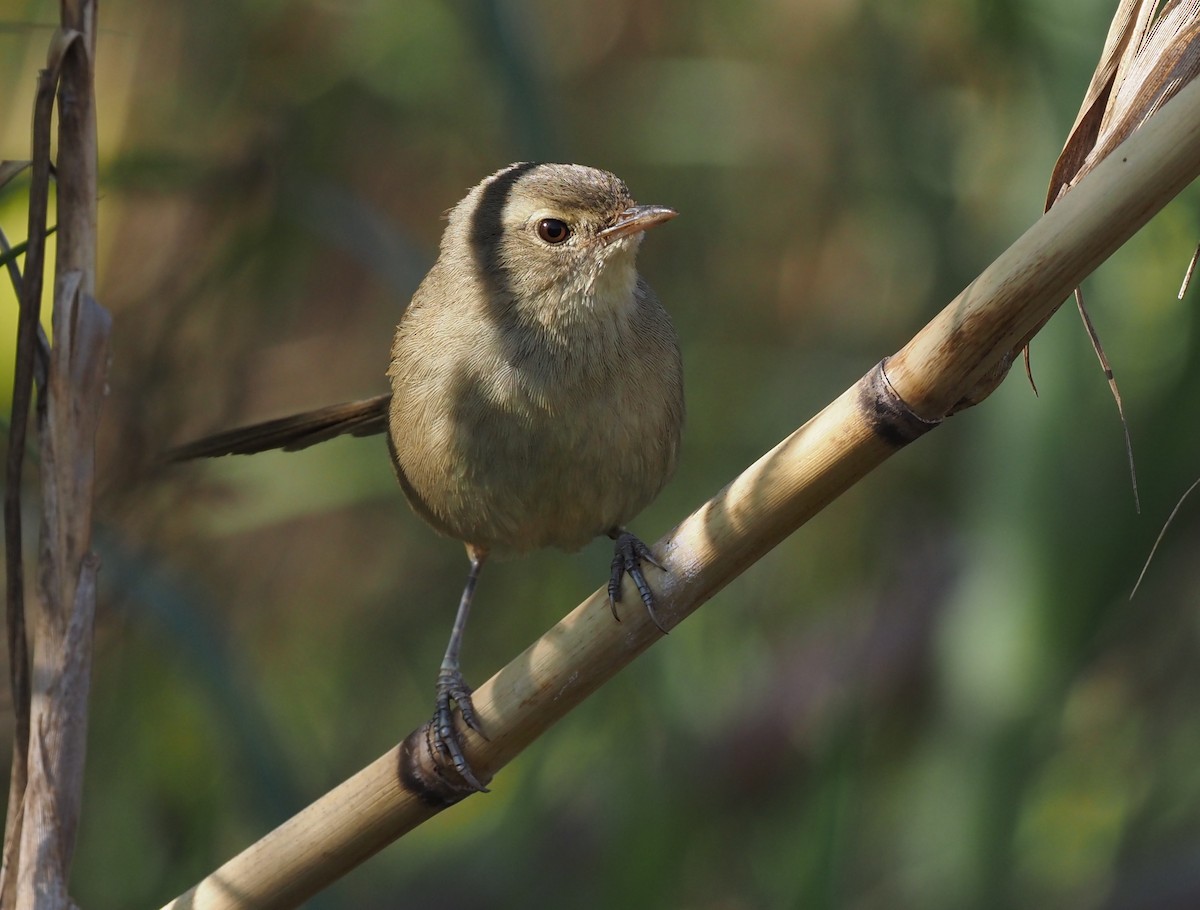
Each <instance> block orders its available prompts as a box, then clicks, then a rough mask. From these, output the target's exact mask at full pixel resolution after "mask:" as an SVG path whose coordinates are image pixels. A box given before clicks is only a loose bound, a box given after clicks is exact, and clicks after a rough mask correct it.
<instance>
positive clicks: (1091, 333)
mask: <svg viewBox="0 0 1200 910" xmlns="http://www.w3.org/2000/svg"><path fill="white" fill-rule="evenodd" d="M1075 306H1076V308H1077V309H1078V310H1079V316H1080V318H1081V319H1082V320H1083V325H1084V327H1085V328H1086V329H1087V333H1088V338H1090V339H1091V340H1092V350H1093V351H1095V352H1096V357H1097V358H1099V360H1100V367H1101V369H1103V370H1104V378H1105V379H1107V380H1108V388H1109V389H1110V390H1111V391H1112V397H1113V401H1115V402H1116V403H1117V416H1118V417H1119V418H1120V420H1121V430H1122V432H1123V433H1124V434H1125V455H1126V457H1128V458H1129V481H1130V483H1131V484H1133V507H1134V509H1135V510H1136V511H1137V513H1138V514H1139V515H1140V514H1141V513H1142V500H1141V497H1139V496H1138V482H1137V467H1136V466H1135V465H1134V463H1133V440H1131V439H1130V438H1129V421H1128V420H1126V419H1125V406H1124V405H1123V404H1122V403H1121V390H1120V389H1119V388H1117V380H1116V377H1114V376H1113V371H1112V367H1111V366H1110V365H1109V363H1108V357H1107V356H1106V355H1105V353H1104V347H1103V346H1102V345H1101V344H1100V336H1099V335H1098V334H1097V333H1096V327H1095V326H1094V325H1093V324H1092V317H1091V316H1089V315H1088V311H1087V309H1086V308H1085V307H1084V305H1083V292H1082V291H1081V290H1079V288H1076V289H1075Z"/></svg>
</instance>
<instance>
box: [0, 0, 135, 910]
mask: <svg viewBox="0 0 1200 910" xmlns="http://www.w3.org/2000/svg"><path fill="white" fill-rule="evenodd" d="M62 24H63V27H62V28H61V29H60V30H59V32H58V33H57V34H56V36H55V38H54V41H53V42H52V44H51V52H50V63H49V66H48V67H47V72H46V73H44V74H43V77H44V79H43V83H47V84H49V85H50V86H51V87H53V86H54V85H55V84H57V88H58V107H59V118H58V120H59V135H58V152H59V157H58V168H57V174H58V232H59V233H58V255H57V257H56V260H55V275H54V311H53V315H52V327H53V347H52V349H51V353H50V361H49V370H48V375H47V382H46V389H45V394H43V395H41V396H39V399H38V409H37V417H38V431H39V434H38V435H39V446H40V448H39V451H40V455H41V472H40V475H41V488H42V489H41V493H42V524H41V534H40V546H39V554H38V597H37V598H36V599H34V600H33V601H32V602H31V604H30V609H29V610H28V619H27V622H28V630H29V638H30V640H31V642H32V652H33V661H32V674H31V675H30V677H29V721H28V733H27V736H28V740H27V754H26V775H27V780H26V783H25V787H24V796H23V799H22V800H21V806H20V808H19V809H18V810H17V811H18V813H19V816H20V817H19V819H18V820H17V824H18V825H19V836H14V830H13V829H12V828H11V827H10V831H9V833H8V838H9V840H10V844H9V846H10V852H11V853H12V855H11V856H6V867H5V875H6V878H5V883H7V882H11V881H12V880H13V879H14V878H15V882H16V889H15V903H14V904H12V905H13V906H15V907H17V908H21V910H25V908H30V910H43V908H44V910H67V908H70V907H72V906H73V905H72V903H71V901H70V898H69V897H68V894H67V880H68V874H69V868H70V863H71V856H72V854H73V852H74V845H75V834H76V830H77V828H78V824H79V809H80V802H81V798H82V788H83V763H84V753H85V745H86V737H87V701H88V691H89V686H90V674H91V648H92V628H93V622H94V617H95V594H96V591H95V582H96V572H97V569H98V560H97V559H96V557H95V555H94V554H93V553H92V552H91V526H92V503H93V497H94V482H95V435H96V427H97V424H98V421H99V413H100V405H101V402H102V400H103V395H104V382H105V373H106V367H107V356H108V355H107V352H108V335H109V331H110V328H111V319H110V317H109V316H108V314H107V313H106V312H105V311H104V309H103V308H102V307H101V306H100V305H99V304H97V303H96V301H95V300H94V299H93V296H92V295H93V293H94V290H95V261H96V200H97V189H96V166H97V162H96V158H97V156H96V119H95V118H96V115H95V107H94V97H93V82H92V79H93V51H94V48H95V40H94V34H95V2H94V0H63V5H62ZM41 99H42V95H41V94H39V105H40V104H41ZM39 110H40V106H39ZM47 160H48V159H47ZM34 236H35V235H34V234H33V233H31V236H30V243H31V249H32V244H33V241H34ZM26 265H27V276H26V282H25V283H26V286H27V287H28V288H32V287H34V286H40V284H41V266H40V264H39V265H38V273H37V275H36V277H35V276H34V275H32V274H29V272H30V271H31V268H32V265H33V264H32V263H31V262H30V261H29V260H28V259H27V263H26ZM30 293H32V291H31V292H30ZM22 315H23V316H24V315H25V314H24V313H23V314H22ZM14 787H15V781H14ZM10 821H11V820H10ZM11 848H15V849H11ZM14 870H15V871H14Z"/></svg>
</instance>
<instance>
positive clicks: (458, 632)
mask: <svg viewBox="0 0 1200 910" xmlns="http://www.w3.org/2000/svg"><path fill="white" fill-rule="evenodd" d="M467 556H468V558H469V559H470V560H471V569H470V571H469V572H468V573H467V583H466V585H465V586H464V587H463V592H462V599H461V600H460V601H459V602H458V613H457V614H456V615H455V617H454V628H453V629H452V630H451V632H450V642H449V644H447V645H446V656H445V657H443V658H442V666H441V668H440V669H439V670H438V675H437V710H436V711H435V712H434V714H433V733H434V744H435V745H436V747H437V748H438V749H439V750H440V751H441V752H442V754H443V755H446V756H447V757H449V759H450V761H451V762H452V763H453V765H454V770H455V771H457V772H458V773H459V775H460V776H461V777H462V779H463V780H465V781H466V782H467V783H468V784H470V785H471V787H473V788H474V789H476V790H480V791H482V792H484V793H486V792H487V787H485V786H484V785H483V784H481V783H480V782H479V779H478V778H477V777H476V776H475V772H473V771H472V770H471V766H470V765H469V764H467V758H466V756H465V755H463V750H462V743H460V742H459V739H458V731H457V730H456V729H455V728H454V712H453V710H452V709H451V707H450V703H451V702H454V703H455V704H457V705H458V710H459V711H460V712H461V713H462V716H463V720H464V721H466V722H467V726H468V727H470V728H471V729H472V730H474V731H475V732H476V733H478V734H479V735H480V736H483V730H482V729H481V728H480V726H479V720H478V718H477V717H476V716H475V707H474V706H473V705H472V704H471V687H470V686H468V685H467V683H466V680H464V679H463V675H462V670H461V669H459V665H458V654H459V651H461V650H462V640H463V632H464V631H466V628H467V617H468V616H469V615H470V613H471V598H472V597H474V595H475V584H476V582H478V581H479V570H480V569H482V568H483V563H484V560H485V559H487V550H485V549H483V548H482V547H473V546H471V545H470V544H467ZM485 738H486V737H485Z"/></svg>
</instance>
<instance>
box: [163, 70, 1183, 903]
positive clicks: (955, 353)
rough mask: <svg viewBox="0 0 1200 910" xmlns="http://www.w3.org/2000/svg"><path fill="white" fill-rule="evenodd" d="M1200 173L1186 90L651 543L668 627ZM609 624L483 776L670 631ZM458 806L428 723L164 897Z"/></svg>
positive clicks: (384, 838)
mask: <svg viewBox="0 0 1200 910" xmlns="http://www.w3.org/2000/svg"><path fill="white" fill-rule="evenodd" d="M1198 175H1200V84H1197V83H1193V84H1191V85H1189V86H1188V87H1187V88H1185V89H1184V90H1182V91H1181V92H1180V94H1179V95H1178V97H1177V98H1176V99H1174V100H1173V101H1171V102H1170V103H1169V104H1168V105H1167V106H1166V107H1165V108H1164V109H1163V110H1161V111H1160V112H1159V113H1158V114H1156V115H1155V116H1154V117H1152V118H1151V119H1150V120H1149V121H1148V122H1147V123H1146V124H1145V125H1144V126H1143V127H1142V128H1141V129H1140V130H1139V131H1137V132H1136V133H1134V134H1133V136H1132V137H1130V138H1129V139H1128V140H1127V141H1126V142H1125V143H1124V144H1122V145H1121V146H1120V147H1119V148H1118V149H1117V150H1116V151H1115V152H1114V154H1113V155H1112V156H1111V157H1110V158H1109V159H1107V160H1105V161H1104V162H1102V163H1101V164H1100V165H1098V166H1097V167H1096V169H1095V170H1094V171H1093V172H1092V173H1090V174H1088V175H1087V176H1086V177H1085V178H1084V179H1083V180H1082V181H1081V182H1080V183H1079V184H1078V186H1076V187H1075V188H1074V189H1072V190H1071V191H1070V192H1069V193H1068V194H1067V195H1066V196H1065V197H1064V198H1063V199H1062V200H1061V201H1060V202H1059V203H1058V204H1057V205H1056V206H1054V208H1052V209H1051V210H1050V211H1049V212H1048V213H1047V214H1045V215H1044V216H1042V218H1041V219H1040V220H1039V221H1038V222H1037V223H1035V224H1034V225H1033V226H1032V227H1031V228H1030V229H1029V230H1028V231H1027V232H1026V233H1025V234H1024V235H1023V236H1022V237H1021V238H1019V239H1018V240H1017V241H1016V242H1015V243H1014V244H1013V245H1012V246H1011V247H1010V248H1009V249H1008V250H1006V251H1005V252H1004V253H1003V254H1001V256H1000V257H999V258H998V259H997V260H996V261H995V262H994V263H993V264H992V265H991V266H989V267H988V268H987V269H986V270H985V271H984V272H983V273H982V274H981V275H980V276H979V278H977V279H976V280H975V281H974V282H972V283H971V284H970V285H969V286H968V287H967V288H966V289H965V290H964V291H963V292H962V293H961V294H960V295H959V296H958V297H957V298H956V299H955V300H954V301H952V302H951V303H950V304H949V306H947V307H946V308H945V309H944V310H943V311H942V312H941V313H940V314H939V315H938V316H937V317H935V318H934V319H933V320H932V321H931V322H930V323H929V324H928V325H927V326H926V327H925V328H924V329H922V330H921V331H920V332H919V333H918V334H917V335H916V336H915V337H914V338H913V339H912V340H911V341H910V342H909V343H908V344H907V345H906V346H905V347H904V348H903V349H902V350H901V351H900V352H899V353H897V354H896V355H895V356H894V357H892V358H890V359H889V360H887V361H885V362H884V363H883V364H880V365H879V366H877V367H875V368H874V369H872V370H871V371H870V372H869V373H868V374H867V375H866V376H864V377H863V378H862V379H861V380H859V382H857V383H856V384H855V385H854V386H852V387H851V388H849V389H848V390H846V391H845V392H844V393H843V394H842V395H841V396H839V397H838V398H837V399H836V400H835V401H834V402H832V403H831V404H830V405H828V406H827V407H826V408H825V409H824V410H823V411H821V412H820V413H819V414H818V415H816V416H815V417H814V418H812V419H811V420H810V421H809V422H808V423H806V424H805V425H804V426H802V427H801V428H800V429H798V430H797V431H796V432H794V433H793V434H792V435H791V436H789V437H788V438H787V439H785V440H783V442H781V443H780V444H779V445H778V446H776V447H775V448H774V449H773V450H771V451H770V452H768V453H767V454H766V455H764V456H762V457H761V458H760V459H759V460H758V461H757V462H755V464H753V465H752V466H751V467H750V468H748V469H747V470H746V471H745V472H744V473H743V474H742V475H741V476H739V477H738V478H737V479H735V480H734V481H733V482H732V483H731V484H730V485H729V486H727V487H726V488H725V489H723V490H722V491H721V492H719V493H718V494H717V495H716V496H715V497H713V498H712V499H711V500H709V501H708V502H707V503H705V504H704V505H703V506H702V507H701V508H700V509H698V510H697V511H696V512H694V513H693V514H692V515H691V516H689V517H688V518H687V519H685V520H684V522H683V523H682V524H680V525H679V526H678V527H677V528H676V529H675V530H674V531H672V532H671V533H670V534H669V535H668V536H667V537H665V538H664V539H663V540H660V541H659V542H658V544H657V545H656V547H655V552H656V553H657V554H658V556H659V557H660V559H661V560H662V561H663V563H664V565H665V566H666V567H667V569H668V572H669V574H667V575H665V576H663V575H660V574H658V573H655V574H654V575H652V577H651V582H652V584H653V585H654V587H655V589H656V591H657V592H658V599H659V602H660V604H661V608H660V616H661V618H662V619H663V621H664V623H665V624H666V625H668V626H672V625H674V624H676V623H678V622H679V621H680V620H682V619H683V618H684V617H685V616H687V615H688V614H689V613H691V612H692V611H693V610H695V609H696V608H697V607H699V605H700V604H702V603H703V602H704V601H706V600H707V599H708V598H710V597H711V596H712V595H713V594H715V593H716V592H717V591H719V590H720V589H721V588H722V587H724V586H725V585H726V584H728V583H729V581H730V580H732V579H733V578H734V577H736V576H737V575H738V574H740V573H741V572H743V571H744V570H745V569H746V568H747V567H748V566H750V565H752V564H753V563H754V562H755V561H756V560H758V559H759V558H761V557H762V556H763V555H764V554H765V553H767V552H768V551H769V550H770V549H771V548H772V547H773V546H775V544H777V543H778V542H779V541H780V540H782V539H783V538H784V537H786V536H787V535H788V534H790V533H792V532H793V531H794V530H795V529H796V528H798V527H799V526H800V525H802V524H803V523H804V522H805V521H807V520H808V519H809V518H811V517H812V516H813V515H815V514H816V513H817V512H818V511H820V510H821V509H822V508H823V507H824V506H825V505H827V504H828V503H830V502H831V501H832V500H833V499H835V498H836V497H837V496H838V495H840V494H841V493H842V492H844V491H845V490H847V489H848V488H849V487H851V486H852V485H853V484H854V483H855V482H857V481H858V480H859V479H860V478H862V477H863V476H864V475H866V474H867V473H868V472H870V471H871V470H872V469H873V468H875V467H876V466H877V465H879V464H881V463H882V462H883V461H884V460H886V459H887V458H888V457H889V456H890V455H891V454H893V453H894V452H896V451H898V450H899V449H900V448H902V447H903V446H904V445H906V444H907V443H909V442H911V441H912V440H914V439H915V438H916V437H918V436H919V435H921V434H922V433H924V432H926V431H927V430H929V429H932V428H933V427H934V426H936V425H937V424H938V422H940V420H941V419H942V418H944V417H945V416H947V415H948V414H950V413H953V412H954V411H955V410H958V409H961V408H962V407H964V406H968V405H970V404H974V403H977V402H978V401H981V400H982V399H983V398H985V397H986V396H987V394H989V393H990V392H991V390H992V389H993V388H995V386H996V385H997V384H998V383H999V382H1000V380H1001V379H1002V378H1003V376H1004V373H1005V372H1006V370H1007V366H1008V363H1009V360H1010V357H1011V351H1012V350H1013V349H1014V348H1017V347H1018V344H1019V342H1020V340H1021V339H1022V338H1023V337H1024V336H1025V335H1026V334H1027V333H1028V332H1030V331H1032V330H1033V328H1034V327H1036V326H1037V325H1039V324H1040V323H1041V322H1043V321H1044V320H1045V319H1046V318H1047V317H1048V316H1049V314H1051V313H1053V312H1054V310H1055V309H1057V308H1058V306H1059V305H1060V304H1061V303H1062V302H1063V300H1064V299H1065V298H1066V297H1067V295H1068V294H1069V293H1070V291H1071V289H1072V288H1074V287H1076V286H1077V285H1078V284H1079V283H1080V282H1081V281H1082V280H1083V279H1084V278H1085V277H1086V276H1087V275H1088V274H1089V273H1090V272H1091V271H1092V270H1093V269H1095V267H1096V266H1097V265H1098V264H1099V263H1100V262H1102V261H1103V260H1104V259H1105V258H1107V257H1108V256H1109V255H1110V254H1111V253H1112V252H1113V251H1114V250H1115V249H1117V247H1119V246H1120V245H1121V244H1122V243H1124V242H1125V241H1126V240H1127V239H1129V237H1131V236H1132V235H1133V234H1134V233H1135V232H1136V231H1137V230H1138V229H1139V228H1140V227H1141V226H1142V225H1143V224H1145V222H1146V221H1148V220H1149V219H1150V217H1151V216H1152V215H1153V214H1154V213H1155V212H1157V211H1158V210H1159V209H1161V208H1162V207H1163V206H1164V205H1165V204H1166V203H1167V202H1168V201H1169V200H1170V199H1171V198H1172V197H1174V196H1175V195H1176V194H1178V193H1179V192H1180V191H1181V190H1182V189H1183V188H1184V187H1185V186H1187V185H1188V184H1189V183H1190V182H1191V181H1192V180H1194V179H1195V178H1196V177H1197V176H1198ZM623 620H624V621H623V622H621V623H614V622H613V620H612V617H611V615H610V614H609V612H608V604H607V600H606V597H605V594H604V592H603V591H597V592H596V593H595V594H593V595H592V596H591V597H590V598H588V599H587V600H586V601H584V602H583V603H582V604H580V606H579V607H577V608H576V609H575V610H573V611H572V612H571V613H570V614H569V615H568V616H566V617H565V618H564V619H563V620H561V621H560V622H559V623H558V624H557V625H556V626H554V627H553V628H552V629H551V630H550V631H549V632H547V633H546V634H545V635H543V636H542V637H541V638H540V639H538V640H537V641H536V642H534V643H533V644H532V645H531V646H530V647H529V648H527V649H526V650H525V651H524V652H523V653H522V654H520V655H519V656H518V657H516V658H515V659H514V660H513V661H511V662H510V663H509V664H508V666H506V667H504V668H503V669H502V670H500V671H499V672H498V673H497V674H496V675H495V676H493V677H492V678H491V679H490V680H488V682H486V683H485V684H484V685H483V686H481V687H480V688H479V689H478V690H477V691H476V692H475V695H474V702H475V709H476V712H477V714H478V715H479V718H480V720H481V721H482V725H483V728H484V730H485V731H486V732H487V734H488V739H487V740H484V739H482V738H481V737H479V736H477V735H476V734H474V733H473V732H471V731H469V730H465V729H464V730H463V731H462V735H463V739H464V741H465V743H466V752H467V757H468V759H469V761H470V763H471V766H472V768H474V769H475V770H476V771H477V772H478V773H480V774H481V775H482V776H484V778H485V779H486V778H487V777H489V776H490V775H491V774H494V773H495V772H496V771H497V770H499V769H500V768H501V767H503V766H504V765H505V764H507V763H508V762H509V761H511V760H512V759H513V758H515V757H516V756H517V755H518V754H520V752H521V751H522V750H523V749H524V748H525V747H526V746H527V745H528V744H529V743H530V742H532V741H533V740H534V739H535V738H537V737H538V736H540V735H541V734H542V733H544V732H545V731H546V730H547V729H548V728H549V727H550V726H551V725H552V724H553V723H554V722H555V721H557V720H558V719H559V718H560V717H562V716H563V715H565V714H566V713H567V712H568V711H569V710H570V709H571V708H573V707H574V706H575V705H577V704H579V702H581V701H582V700H583V699H584V698H586V697H587V696H588V695H589V694H590V693H592V692H593V691H595V690H596V689H597V688H598V687H599V686H600V685H602V684H603V682H604V681H606V680H607V679H609V678H610V677H611V676H613V675H614V674H615V673H616V672H617V671H618V670H620V669H621V668H622V667H623V666H625V665H626V664H628V663H629V662H630V661H631V660H633V658H634V657H636V656H637V655H638V654H640V653H641V652H642V651H644V650H645V649H646V648H648V647H649V646H650V645H651V644H653V643H654V642H655V641H657V640H658V639H659V638H660V637H661V636H660V634H659V633H657V631H656V630H655V629H654V627H653V625H652V624H651V623H650V621H649V619H648V618H647V617H646V616H645V615H644V613H643V612H642V611H636V610H629V611H626V612H625V613H624V614H623ZM462 797H463V793H462V791H461V790H459V789H457V788H456V786H455V782H454V781H453V779H452V776H451V775H448V774H446V772H444V770H443V768H442V767H441V765H440V763H439V756H437V755H436V754H434V753H433V752H432V751H431V749H430V746H429V741H428V739H427V730H426V728H424V727H422V728H420V729H418V730H416V731H414V732H413V733H412V734H410V735H409V737H408V738H407V739H405V741H404V742H403V743H401V744H400V745H399V746H397V747H395V748H393V749H392V750H390V751H389V752H387V753H386V754H385V755H383V756H382V757H380V758H379V759H377V760H376V761H374V762H373V763H372V764H370V765H368V766H367V767H366V768H364V769H363V770H362V771H360V772H358V773H357V774H355V775H354V776H353V777H351V778H350V779H349V780H347V781H345V782H344V783H342V784H341V785H339V786H338V787H336V788H335V789H333V790H332V791H330V792H329V793H327V794H326V795H325V796H323V797H321V798H320V799H318V800H317V801H316V802H315V803H313V804H312V805H311V806H309V807H308V808H306V809H304V810H303V811H301V812H300V813H299V814H297V815H296V816H294V817H293V818H292V819H290V820H288V821H287V822H285V823H284V824H282V825H281V826H279V827H278V828H277V829H275V830H274V831H273V832H271V833H270V834H268V835H267V836H265V837H264V838H262V839H261V840H260V841H258V842H257V843H256V844H254V845H252V846H250V847H249V848H247V849H246V850H245V851H244V852H242V853H241V854H239V855H238V856H235V857H234V858H232V859H231V860H229V861H228V862H226V863H225V864H224V865H223V866H222V867H221V868H219V869H218V870H216V871H215V872H214V873H212V874H211V875H210V876H208V877H207V878H205V879H204V880H203V881H201V882H200V883H199V884H198V885H196V886H195V887H194V888H192V889H191V890H190V891H188V892H187V893H186V894H184V895H182V896H180V897H179V898H177V899H176V900H174V901H172V902H171V903H170V904H168V905H167V907H168V908H173V910H184V908H195V910H199V908H203V910H217V908H248V907H253V908H257V910H265V908H284V907H294V906H296V905H297V904H299V903H300V902H302V901H303V900H304V899H306V898H308V897H310V896H311V895H312V894H314V893H316V892H317V891H318V890H320V889H321V888H322V887H324V886H326V885H327V884H329V883H330V882H332V881H333V880H335V879H336V878H337V877H339V876H340V875H342V874H343V873H344V872H345V871H347V870H348V869H350V868H352V867H353V866H355V865H357V864H358V863H359V862H361V861H362V860H364V859H365V858H366V857H368V856H370V855H372V854H373V853H375V852H376V851H378V850H380V849H381V848H382V847H384V846H385V845H386V844H388V843H390V842H391V841H392V840H394V839H396V838H397V837H399V836H401V835H402V834H404V833H405V832H407V831H409V830H411V829H412V828H414V827H415V826H417V825H419V824H420V823H421V822H423V821H425V820H426V819H428V818H430V817H431V816H433V815H435V814H436V813H438V812H440V811H441V810H442V809H444V808H446V807H447V806H449V805H451V804H453V803H454V802H456V801H457V800H459V799H461V798H462Z"/></svg>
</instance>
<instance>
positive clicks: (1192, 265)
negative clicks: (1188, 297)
mask: <svg viewBox="0 0 1200 910" xmlns="http://www.w3.org/2000/svg"><path fill="white" fill-rule="evenodd" d="M1197 259H1200V244H1197V245H1196V252H1194V253H1192V261H1191V262H1189V263H1188V267H1187V271H1186V272H1184V274H1183V284H1181V285H1180V286H1179V299H1180V300H1182V299H1183V295H1184V294H1186V293H1187V289H1188V287H1189V286H1190V285H1191V283H1192V275H1193V274H1194V273H1195V271H1196V260H1197Z"/></svg>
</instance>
